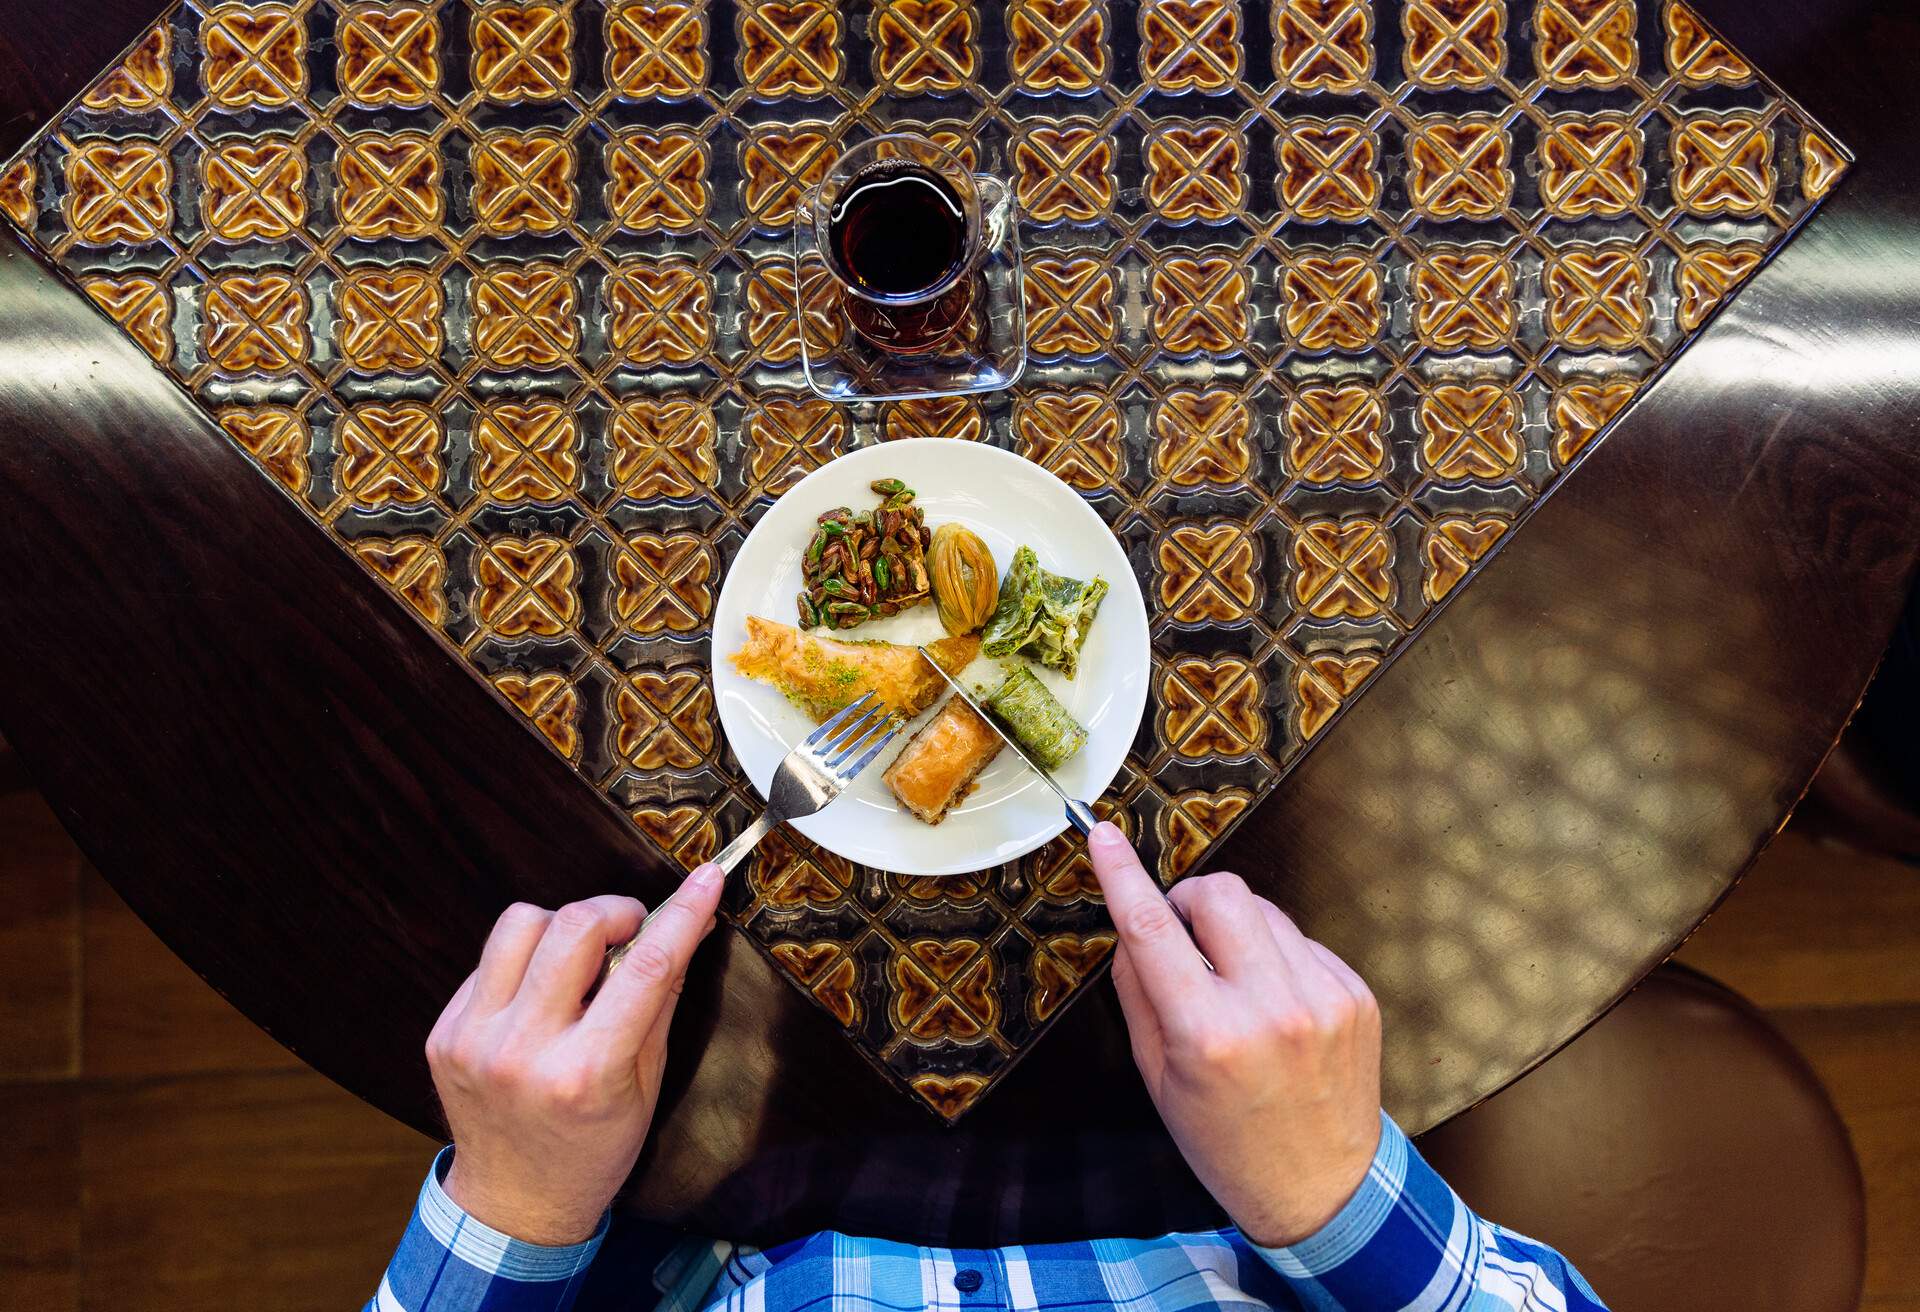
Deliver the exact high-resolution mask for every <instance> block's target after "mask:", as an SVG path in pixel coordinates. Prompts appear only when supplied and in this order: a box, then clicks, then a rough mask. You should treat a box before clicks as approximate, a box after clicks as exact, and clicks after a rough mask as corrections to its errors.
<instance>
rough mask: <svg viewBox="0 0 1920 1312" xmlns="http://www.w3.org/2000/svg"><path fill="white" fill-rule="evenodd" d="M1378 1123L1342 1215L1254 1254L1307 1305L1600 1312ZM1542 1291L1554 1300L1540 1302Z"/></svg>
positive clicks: (1568, 1268)
mask: <svg viewBox="0 0 1920 1312" xmlns="http://www.w3.org/2000/svg"><path fill="white" fill-rule="evenodd" d="M1380 1119H1381V1127H1380V1148H1379V1151H1378V1152H1376V1153H1375V1154H1374V1159H1373V1165H1372V1167H1371V1168H1370V1169H1369V1170H1368V1172H1367V1178H1366V1180H1365V1181H1364V1182H1363V1183H1362V1184H1361V1186H1360V1188H1359V1190H1358V1192H1356V1193H1355V1194H1354V1196H1353V1198H1352V1199H1351V1200H1350V1201H1349V1202H1348V1203H1347V1205H1346V1206H1345V1207H1343V1208H1342V1209H1341V1210H1340V1213H1339V1214H1338V1215H1337V1216H1335V1217H1334V1219H1333V1220H1332V1221H1331V1222H1329V1223H1328V1224H1327V1225H1326V1226H1325V1227H1324V1228H1322V1229H1321V1230H1320V1231H1319V1232H1318V1233H1317V1234H1315V1235H1313V1236H1312V1237H1311V1238H1309V1239H1306V1240H1303V1241H1302V1242H1300V1243H1298V1244H1294V1245H1292V1246H1291V1247H1288V1248H1276V1249H1264V1248H1263V1249H1259V1250H1258V1251H1259V1253H1260V1255H1261V1256H1262V1257H1264V1258H1265V1259H1266V1260H1267V1262H1268V1263H1269V1264H1270V1265H1272V1267H1273V1268H1274V1269H1275V1270H1276V1271H1278V1272H1279V1273H1280V1274H1281V1276H1283V1277H1284V1278H1285V1279H1286V1280H1287V1281H1288V1282H1289V1283H1291V1284H1293V1285H1294V1286H1295V1288H1296V1289H1298V1290H1299V1291H1300V1292H1301V1294H1302V1301H1303V1304H1304V1305H1305V1306H1308V1307H1328V1306H1331V1307H1337V1308H1340V1309H1342V1310H1343V1312H1402V1309H1405V1308H1409V1307H1415V1306H1418V1307H1431V1308H1435V1309H1461V1308H1465V1307H1467V1306H1469V1305H1470V1303H1471V1299H1472V1297H1473V1296H1474V1295H1476V1294H1481V1295H1493V1296H1495V1297H1497V1298H1498V1299H1499V1305H1500V1306H1512V1307H1531V1306H1543V1307H1565V1308H1567V1309H1569V1312H1594V1310H1596V1309H1597V1310H1599V1312H1604V1308H1605V1304H1603V1303H1602V1302H1601V1301H1600V1299H1599V1296H1598V1295H1596V1294H1595V1293H1594V1292H1593V1290H1592V1288H1591V1287H1590V1286H1588V1284H1587V1282H1586V1281H1585V1280H1584V1279H1582V1278H1581V1276H1580V1273H1579V1272H1578V1271H1576V1270H1574V1269H1573V1266H1572V1264H1571V1263H1569V1262H1568V1261H1567V1260H1566V1259H1565V1258H1563V1257H1561V1256H1560V1254H1559V1253H1557V1252H1555V1251H1554V1250H1553V1249H1551V1248H1548V1247H1547V1246H1546V1245H1544V1244H1539V1243H1535V1242H1534V1241H1533V1240H1531V1239H1527V1238H1525V1237H1524V1236H1521V1235H1516V1234H1513V1233H1511V1232H1509V1231H1506V1230H1503V1229H1501V1228H1500V1227H1498V1226H1496V1225H1493V1224H1491V1223H1490V1222H1487V1221H1485V1220H1482V1219H1481V1218H1480V1217H1478V1216H1476V1215H1475V1214H1474V1213H1473V1211H1472V1210H1471V1209H1469V1208H1468V1207H1467V1205H1466V1204H1465V1203H1464V1202H1462V1201H1461V1199H1460V1196H1459V1195H1458V1194H1456V1193H1454V1191H1453V1189H1452V1188H1451V1187H1450V1186H1449V1185H1448V1184H1447V1182H1446V1181H1445V1180H1443V1179H1441V1178H1440V1175H1439V1174H1438V1173H1437V1172H1436V1171H1435V1170H1434V1169H1433V1168H1432V1167H1430V1166H1428V1165H1427V1163H1426V1161H1425V1159H1424V1158H1422V1157H1421V1156H1420V1154H1419V1152H1418V1150H1416V1149H1415V1148H1414V1147H1413V1145H1412V1144H1411V1143H1409V1142H1408V1140H1407V1137H1406V1135H1405V1134H1403V1133H1402V1132H1401V1131H1400V1128H1399V1127H1398V1126H1396V1125H1395V1124H1394V1123H1393V1122H1392V1120H1391V1119H1389V1118H1388V1117H1386V1116H1385V1115H1384V1114H1382V1116H1381V1118H1380ZM1549 1290H1551V1291H1555V1295H1556V1296H1554V1297H1548V1296H1546V1291H1549ZM1529 1294H1531V1295H1532V1298H1531V1300H1530V1299H1529Z"/></svg>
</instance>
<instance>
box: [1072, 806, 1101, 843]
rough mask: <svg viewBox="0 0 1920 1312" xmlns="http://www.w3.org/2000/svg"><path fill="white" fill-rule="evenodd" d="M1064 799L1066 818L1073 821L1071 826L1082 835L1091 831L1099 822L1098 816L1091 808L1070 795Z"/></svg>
mask: <svg viewBox="0 0 1920 1312" xmlns="http://www.w3.org/2000/svg"><path fill="white" fill-rule="evenodd" d="M1066 800H1067V819H1068V820H1070V821H1072V822H1073V827H1074V828H1075V829H1078V830H1079V831H1080V833H1081V834H1082V835H1083V836H1084V835H1086V834H1090V833H1092V832H1093V827H1094V826H1095V825H1097V824H1099V823H1100V817H1099V816H1097V815H1095V814H1094V813H1093V808H1092V807H1090V806H1088V805H1087V804H1086V803H1085V802H1080V801H1076V800H1074V799H1073V798H1071V797H1069V798H1067V799H1066Z"/></svg>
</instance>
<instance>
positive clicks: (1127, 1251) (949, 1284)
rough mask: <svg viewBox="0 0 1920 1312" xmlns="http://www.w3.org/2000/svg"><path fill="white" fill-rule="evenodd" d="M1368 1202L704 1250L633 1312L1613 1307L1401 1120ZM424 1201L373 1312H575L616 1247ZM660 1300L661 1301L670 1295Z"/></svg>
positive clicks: (668, 1269) (1382, 1155) (638, 1297)
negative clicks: (1108, 1227) (1066, 1239)
mask: <svg viewBox="0 0 1920 1312" xmlns="http://www.w3.org/2000/svg"><path fill="white" fill-rule="evenodd" d="M1380 1120H1381V1134H1380V1148H1379V1151H1378V1152H1377V1153H1375V1155H1374V1159H1373V1165H1372V1167H1371V1169H1370V1170H1369V1171H1368V1172H1367V1178H1366V1180H1365V1182H1363V1183H1362V1184H1361V1186H1360V1189H1359V1191H1358V1192H1357V1193H1355V1194H1354V1196H1353V1198H1352V1199H1351V1200H1350V1201H1349V1202H1348V1203H1347V1205H1346V1206H1345V1207H1344V1208H1342V1209H1341V1211H1340V1214H1339V1215H1338V1216H1336V1217H1334V1219H1333V1220H1332V1221H1330V1222H1328V1224H1327V1226H1326V1228H1325V1229H1323V1230H1321V1231H1320V1232H1319V1233H1318V1234H1316V1235H1313V1236H1312V1237H1311V1238H1308V1239H1306V1240H1303V1241H1302V1242H1300V1243H1298V1244H1294V1245H1293V1246H1291V1247H1289V1248H1261V1247H1260V1246H1259V1245H1257V1244H1251V1243H1248V1242H1247V1241H1246V1240H1245V1239H1244V1238H1242V1237H1241V1236H1240V1234H1239V1232H1238V1231H1235V1230H1207V1231H1202V1232H1199V1233H1195V1234H1171V1235H1162V1236H1161V1237H1160V1238H1158V1239H1094V1240H1088V1241H1085V1242H1082V1243H1073V1244H1040V1245H1035V1246H1033V1247H1026V1248H989V1249H960V1248H916V1247H914V1246H913V1245H911V1244H896V1243H888V1242H885V1241H883V1240H878V1239H856V1238H854V1237H852V1236H850V1235H843V1234H836V1233H834V1232H832V1231H823V1232H821V1233H819V1234H816V1235H811V1236H809V1237H807V1238H805V1239H800V1240H796V1241H794V1242H793V1243H790V1244H785V1245H782V1246H781V1247H779V1248H769V1249H764V1250H761V1249H749V1248H738V1247H735V1246H734V1245H732V1244H728V1243H725V1242H724V1241H722V1242H713V1241H707V1240H688V1241H685V1242H683V1243H681V1244H680V1245H678V1246H677V1247H675V1248H674V1249H673V1250H672V1251H671V1252H669V1253H668V1254H667V1255H666V1257H665V1259H664V1260H662V1261H661V1262H660V1264H659V1265H658V1267H657V1268H656V1269H655V1271H654V1279H653V1283H654V1287H655V1290H654V1291H649V1290H645V1289H641V1290H637V1291H636V1292H635V1295H634V1298H633V1301H632V1304H631V1307H632V1312H648V1309H649V1308H655V1307H657V1308H658V1312H703V1310H707V1309H711V1312H807V1310H809V1309H814V1308H816V1307H817V1308H819V1309H820V1312H839V1310H840V1309H849V1310H850V1312H902V1310H903V1309H916V1308H927V1309H933V1312H1038V1310H1039V1309H1042V1308H1045V1309H1047V1312H1074V1310H1075V1309H1087V1312H1095V1310H1096V1309H1098V1310H1101V1312H1105V1310H1107V1309H1123V1310H1124V1312H1187V1309H1194V1308H1211V1307H1228V1308H1246V1309H1254V1308H1281V1309H1301V1310H1302V1312H1333V1310H1340V1312H1492V1310H1494V1309H1515V1310H1516V1312H1518V1310H1521V1309H1524V1310H1525V1312H1586V1310H1588V1309H1601V1310H1602V1312H1604V1305H1603V1304H1602V1303H1601V1302H1600V1299H1599V1298H1598V1296H1596V1295H1595V1294H1594V1292H1593V1290H1592V1289H1590V1288H1589V1287H1588V1286H1587V1282H1586V1281H1585V1280H1583V1279H1581V1277H1580V1273H1579V1272H1578V1271H1575V1270H1574V1269H1573V1267H1572V1266H1570V1265H1569V1264H1568V1263H1567V1261H1566V1259H1564V1258H1562V1257H1561V1256H1560V1255H1559V1254H1558V1253H1556V1252H1554V1251H1553V1250H1552V1249H1550V1248H1547V1247H1545V1246H1544V1245H1542V1244H1537V1243H1534V1242H1533V1241H1532V1240H1530V1239H1526V1238H1523V1237H1522V1236H1520V1235H1516V1234H1513V1233H1512V1232H1510V1231H1507V1230H1503V1229H1501V1228H1500V1227H1499V1226H1497V1225H1493V1224H1491V1223H1490V1222H1487V1221H1484V1220H1482V1219H1481V1218H1479V1217H1478V1216H1476V1215H1474V1214H1473V1212H1472V1211H1470V1210H1469V1209H1468V1208H1467V1205H1466V1204H1465V1203H1463V1202H1461V1201H1460V1198H1459V1195H1457V1194H1455V1193H1454V1192H1453V1190H1452V1189H1451V1188H1449V1187H1448V1185H1447V1182H1446V1181H1445V1180H1442V1179H1441V1178H1440V1176H1439V1175H1438V1174H1437V1173H1436V1172H1435V1171H1434V1170H1433V1168H1432V1167H1430V1166H1428V1165H1427V1164H1426V1162H1425V1160H1423V1159H1422V1158H1421V1156H1420V1154H1419V1152H1418V1151H1416V1150H1415V1148H1414V1147H1413V1145H1412V1144H1411V1143H1409V1142H1408V1141H1407V1137H1406V1135H1405V1134H1403V1133H1401V1131H1400V1128H1399V1127H1398V1126H1397V1125H1395V1124H1394V1123H1393V1122H1392V1120H1390V1119H1389V1118H1387V1117H1386V1116H1385V1115H1384V1114H1383V1115H1382V1116H1381V1118H1380ZM450 1151H451V1149H448V1150H445V1151H443V1152H442V1153H441V1154H440V1156H439V1158H437V1159H436V1160H435V1162H434V1169H433V1170H432V1171H430V1172H428V1174H427V1181H426V1184H425V1185H423V1186H422V1187H421V1190H420V1201H419V1204H418V1205H417V1206H416V1207H415V1208H414V1210H413V1218H412V1220H411V1221H409V1222H408V1225H407V1232H406V1234H405V1235H404V1236H402V1237H401V1240H400V1249H399V1251H398V1252H397V1253H395V1254H394V1258H393V1263H392V1265H390V1266H389V1267H388V1268H387V1274H386V1276H385V1278H384V1279H382V1280H381V1282H380V1289H379V1291H378V1292H377V1293H376V1294H375V1295H374V1297H373V1298H372V1300H370V1301H369V1302H368V1303H367V1312H565V1310H566V1309H567V1308H569V1307H571V1306H572V1304H573V1301H574V1297H575V1295H576V1294H577V1293H578V1292H579V1289H580V1284H581V1281H582V1279H583V1278H584V1277H585V1275H586V1272H587V1269H588V1267H589V1266H590V1265H591V1264H592V1262H593V1259H594V1254H595V1253H597V1252H598V1251H599V1248H600V1241H601V1240H602V1239H603V1238H605V1236H606V1232H607V1223H606V1221H604V1220H603V1221H602V1222H601V1225H600V1232H599V1233H598V1234H596V1235H594V1236H593V1238H591V1239H589V1240H587V1241H586V1242H585V1243H582V1244H575V1245H574V1246H572V1247H571V1248H542V1247H538V1246H536V1245H533V1244H524V1243H521V1242H520V1241H519V1240H517V1239H511V1238H509V1237H507V1236H506V1235H503V1234H501V1233H500V1232H499V1231H497V1230H493V1229H490V1228H489V1227H487V1226H485V1225H482V1224H481V1223H480V1222H478V1221H476V1220H474V1219H473V1218H472V1217H470V1216H468V1215H467V1214H466V1213H465V1212H463V1211H461V1210H460V1209H459V1207H457V1206H455V1204H454V1203H453V1200H452V1199H450V1198H448V1197H447V1195H446V1193H445V1191H443V1190H442V1189H441V1187H440V1181H441V1179H442V1178H443V1177H444V1176H445V1174H446V1167H447V1160H448V1159H447V1153H448V1152H450ZM655 1291H657V1293H656V1292H655Z"/></svg>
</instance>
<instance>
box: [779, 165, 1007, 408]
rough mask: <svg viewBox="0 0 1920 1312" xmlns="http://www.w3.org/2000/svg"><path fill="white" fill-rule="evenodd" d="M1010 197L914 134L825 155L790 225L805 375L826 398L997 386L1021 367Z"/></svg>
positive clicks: (899, 396) (897, 396)
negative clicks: (823, 167)
mask: <svg viewBox="0 0 1920 1312" xmlns="http://www.w3.org/2000/svg"><path fill="white" fill-rule="evenodd" d="M1014 218H1015V216H1014V206H1013V196H1012V193H1011V191H1010V190H1009V188H1008V187H1007V186H1006V184H1005V183H1003V182H1001V181H1000V180H999V179H997V178H993V177H989V176H986V175H984V174H976V173H973V172H970V171H969V170H968V169H967V167H966V165H964V164H963V163H962V162H961V161H960V160H958V159H956V158H955V157H954V156H953V155H952V154H950V153H948V152H947V151H945V150H942V149H941V148H940V147H939V146H938V145H936V144H934V143H933V142H931V141H929V140H927V139H926V138H925V137H919V136H914V135H911V134H908V133H890V134H888V135H885V136H879V137H874V138H871V139H870V140H867V141H864V142H862V143H861V144H859V145H857V146H855V147H853V148H852V149H850V150H848V151H847V152H846V153H845V154H843V155H841V156H840V158H839V159H838V160H836V161H835V162H834V165H833V167H832V168H831V169H829V170H828V172H827V174H826V176H825V177H824V178H822V179H821V181H820V183H819V185H818V186H816V187H815V188H814V189H813V190H812V192H811V193H810V194H809V195H808V196H807V198H806V202H805V204H804V205H803V206H802V207H801V213H800V214H799V216H798V222H797V223H796V224H795V226H794V273H795V277H794V285H795V287H796V288H797V298H796V299H797V302H798V307H797V308H798V313H799V319H800V322H799V329H800V354H801V361H802V364H803V365H804V366H805V369H806V376H807V384H808V386H810V387H812V388H813V390H814V391H815V392H817V393H819V394H820V395H821V396H824V397H827V398H829V399H831V400H835V401H893V400H905V399H909V398H912V397H927V396H957V395H964V394H966V393H969V392H990V391H994V390H996V389H998V388H1002V387H1007V386H1009V385H1010V384H1012V383H1013V381H1014V380H1015V379H1017V378H1018V377H1019V376H1020V371H1021V369H1022V368H1024V367H1025V365H1026V359H1027V348H1026V321H1025V307H1024V304H1023V302H1022V297H1021V290H1020V250H1019V245H1018V238H1017V236H1016V224H1015V221H1014Z"/></svg>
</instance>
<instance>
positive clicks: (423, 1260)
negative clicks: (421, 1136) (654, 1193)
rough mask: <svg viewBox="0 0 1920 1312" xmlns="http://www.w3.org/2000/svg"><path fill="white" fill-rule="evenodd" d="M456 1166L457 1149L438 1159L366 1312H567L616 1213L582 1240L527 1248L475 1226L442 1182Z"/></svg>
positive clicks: (445, 1150) (489, 1228) (444, 1152)
mask: <svg viewBox="0 0 1920 1312" xmlns="http://www.w3.org/2000/svg"><path fill="white" fill-rule="evenodd" d="M452 1161H453V1149H452V1148H443V1149H441V1150H440V1154H439V1156H437V1157H435V1158H434V1159H433V1169H432V1170H430V1171H428V1172H427V1180H426V1183H425V1184H423V1185H421V1186H420V1199H419V1201H418V1202H416V1203H415V1204H414V1208H413V1215H412V1216H411V1217H410V1218H408V1220H407V1230H406V1233H405V1234H403V1235H401V1236H400V1247H399V1249H398V1250H396V1251H395V1253H394V1255H393V1261H392V1262H391V1263H389V1264H388V1266H387V1273H386V1275H385V1276H383V1277H382V1278H381V1280H380V1288H379V1289H378V1290H377V1291H375V1293H374V1296H373V1297H372V1298H371V1299H369V1300H368V1301H367V1305H366V1308H365V1309H364V1310H363V1312H566V1309H568V1308H570V1307H572V1306H573V1300H574V1296H575V1295H576V1294H577V1293H579V1291H580V1282H581V1280H582V1279H583V1278H585V1276H586V1273H587V1268H588V1267H589V1266H591V1265H592V1264H593V1257H594V1254H595V1253H597V1252H599V1251H600V1241H601V1240H602V1239H604V1238H606V1234H607V1222H608V1219H609V1216H610V1215H611V1214H610V1213H609V1216H603V1217H601V1218H600V1228H599V1229H598V1230H596V1231H595V1232H594V1234H593V1237H592V1238H590V1239H587V1240H585V1241H584V1242H581V1243H578V1244H570V1245H568V1246H567V1247H565V1248H546V1247H543V1246H541V1245H539V1244H529V1243H525V1242H523V1241H521V1240H518V1239H515V1238H513V1237H512V1236H511V1235H506V1234H502V1233H501V1232H500V1231H498V1230H495V1229H494V1228H493V1227H492V1226H489V1225H485V1224H483V1223H481V1222H479V1221H476V1220H474V1219H473V1218H472V1217H471V1216H468V1215H467V1214H466V1213H465V1212H463V1211H461V1210H460V1207H459V1204H457V1203H455V1202H454V1201H453V1199H451V1198H449V1197H448V1196H447V1192H446V1190H445V1189H443V1188H441V1187H440V1182H441V1181H442V1180H444V1179H445V1178H446V1175H447V1167H448V1166H449V1165H451V1164H452Z"/></svg>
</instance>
